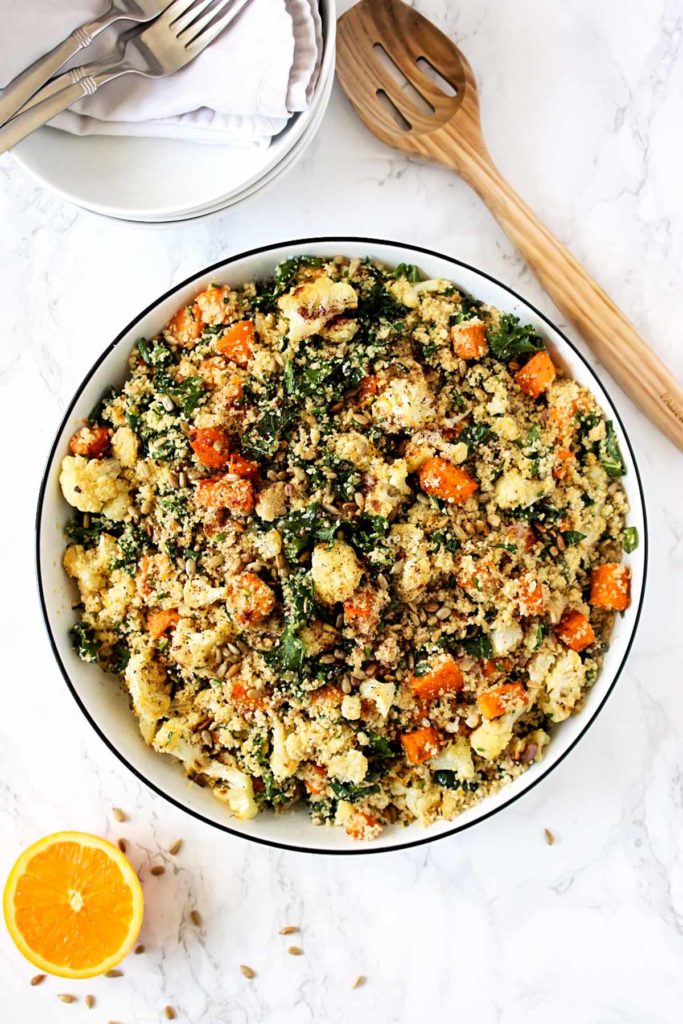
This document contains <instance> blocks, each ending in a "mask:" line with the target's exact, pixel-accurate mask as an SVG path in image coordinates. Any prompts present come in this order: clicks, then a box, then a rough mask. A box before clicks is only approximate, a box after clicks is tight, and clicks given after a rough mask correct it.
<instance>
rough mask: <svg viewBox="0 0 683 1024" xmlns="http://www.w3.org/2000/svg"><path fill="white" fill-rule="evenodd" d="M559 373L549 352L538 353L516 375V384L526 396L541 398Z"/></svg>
mask: <svg viewBox="0 0 683 1024" xmlns="http://www.w3.org/2000/svg"><path fill="white" fill-rule="evenodd" d="M556 373H557V371H556V370H555V366H554V364H553V361H552V359H551V358H550V356H549V355H548V353H547V352H545V351H544V352H537V353H536V355H535V356H532V357H531V359H530V360H529V362H528V363H525V364H524V366H523V367H522V369H521V370H518V371H517V373H516V374H515V382H516V383H517V386H518V387H519V388H520V390H521V391H523V392H524V394H525V395H530V396H531V397H532V398H539V397H540V396H541V395H542V394H543V392H544V391H545V390H546V389H547V388H548V387H549V385H550V384H552V382H553V381H554V380H555V377H556Z"/></svg>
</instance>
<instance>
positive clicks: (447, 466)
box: [418, 455, 478, 505]
mask: <svg viewBox="0 0 683 1024" xmlns="http://www.w3.org/2000/svg"><path fill="white" fill-rule="evenodd" d="M418 475H419V478H420V486H421V488H422V490H423V491H424V492H425V494H432V495H433V496H434V497H436V498H441V499H442V500H443V501H447V502H448V503H449V504H450V505H462V503H463V502H465V501H467V499H468V498H471V497H472V495H473V494H474V492H475V491H476V489H477V487H478V484H477V482H476V480H473V479H472V477H471V476H470V475H469V473H467V472H466V471H465V470H464V469H460V468H459V466H454V465H453V463H452V462H449V461H448V459H442V458H441V457H440V456H438V455H433V456H431V457H430V458H428V459H427V460H426V461H425V462H423V463H422V465H421V466H420V470H419V474H418Z"/></svg>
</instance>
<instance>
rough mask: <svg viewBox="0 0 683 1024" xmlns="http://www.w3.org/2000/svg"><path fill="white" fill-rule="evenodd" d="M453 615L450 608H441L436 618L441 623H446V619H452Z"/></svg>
mask: <svg viewBox="0 0 683 1024" xmlns="http://www.w3.org/2000/svg"><path fill="white" fill-rule="evenodd" d="M451 614H452V612H451V609H450V608H445V607H443V608H439V610H438V612H437V613H436V617H437V619H439V621H440V622H444V620H445V619H448V618H450V616H451Z"/></svg>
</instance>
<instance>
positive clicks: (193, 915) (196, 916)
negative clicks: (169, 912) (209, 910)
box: [190, 910, 202, 928]
mask: <svg viewBox="0 0 683 1024" xmlns="http://www.w3.org/2000/svg"><path fill="white" fill-rule="evenodd" d="M190 920H191V921H192V924H193V925H195V927H196V928H201V926H202V915H201V914H200V913H199V911H198V910H191V911H190Z"/></svg>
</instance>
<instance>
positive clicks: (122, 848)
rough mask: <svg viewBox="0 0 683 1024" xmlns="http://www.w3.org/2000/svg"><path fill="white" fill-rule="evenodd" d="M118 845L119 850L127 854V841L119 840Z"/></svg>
mask: <svg viewBox="0 0 683 1024" xmlns="http://www.w3.org/2000/svg"><path fill="white" fill-rule="evenodd" d="M116 845H117V846H118V848H119V850H120V851H121V853H125V852H126V840H125V839H117V841H116Z"/></svg>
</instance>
